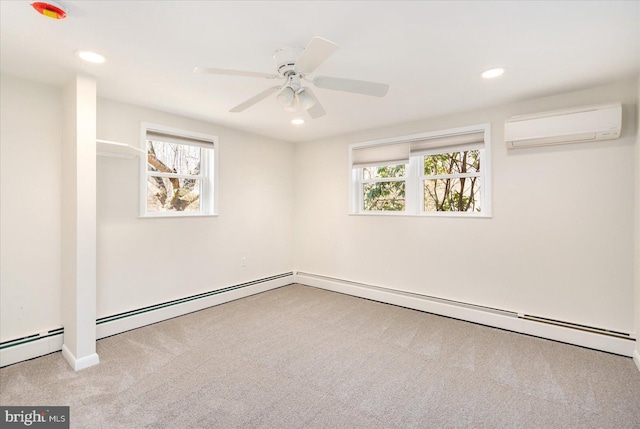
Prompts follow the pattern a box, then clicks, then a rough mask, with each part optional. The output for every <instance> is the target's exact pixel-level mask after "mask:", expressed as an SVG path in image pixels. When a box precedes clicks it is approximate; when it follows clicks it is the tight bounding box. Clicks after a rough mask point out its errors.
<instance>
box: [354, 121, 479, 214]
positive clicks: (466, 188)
mask: <svg viewBox="0 0 640 429" xmlns="http://www.w3.org/2000/svg"><path fill="white" fill-rule="evenodd" d="M488 134H489V125H488V124H484V125H476V126H472V127H465V128H458V129H453V130H444V131H438V132H433V133H424V134H417V135H411V136H403V137H398V138H394V139H386V140H381V141H375V142H366V143H359V144H354V145H351V147H350V150H351V153H350V155H351V181H352V184H351V191H352V192H351V195H352V198H351V204H352V206H351V212H352V213H355V214H382V213H387V214H407V215H440V216H441V215H447V214H448V215H454V216H490V215H491V211H490V187H489V175H488V171H489V164H490V160H489V157H488V152H489V150H488V147H489V135H488Z"/></svg>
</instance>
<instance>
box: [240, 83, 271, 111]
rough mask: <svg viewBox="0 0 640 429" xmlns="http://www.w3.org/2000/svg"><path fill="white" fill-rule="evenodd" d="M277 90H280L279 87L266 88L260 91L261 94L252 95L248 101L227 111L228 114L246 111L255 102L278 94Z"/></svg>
mask: <svg viewBox="0 0 640 429" xmlns="http://www.w3.org/2000/svg"><path fill="white" fill-rule="evenodd" d="M279 89H280V87H279V86H272V87H271V88H267V89H265V90H264V91H262V92H261V93H259V94H258V95H254V96H253V97H251V98H250V99H248V100H247V101H245V102H244V103H241V104H238V105H237V106H236V107H234V108H233V109H231V110H229V112H234V113H235V112H242V111H243V110H246V109H248V108H249V107H251V106H253V105H254V104H256V103H257V102H259V101H262V100H264V99H265V98H267V97H268V96H270V95H271V94H273V93H275V92H278V90H279Z"/></svg>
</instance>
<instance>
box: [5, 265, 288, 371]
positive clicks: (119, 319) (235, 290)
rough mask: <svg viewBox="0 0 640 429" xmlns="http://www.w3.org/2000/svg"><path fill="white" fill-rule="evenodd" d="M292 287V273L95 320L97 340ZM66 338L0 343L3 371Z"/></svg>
mask: <svg viewBox="0 0 640 429" xmlns="http://www.w3.org/2000/svg"><path fill="white" fill-rule="evenodd" d="M291 283H293V272H288V273H283V274H277V275H274V276H270V277H265V278H262V279H258V280H253V281H249V282H245V283H240V284H236V285H233V286H227V287H224V288H222V289H216V290H212V291H209V292H203V293H199V294H196V295H190V296H187V297H184V298H179V299H174V300H172V301H166V302H162V303H159V304H154V305H150V306H147V307H143V308H138V309H135V310H130V311H126V312H123V313H118V314H113V315H111V316H105V317H101V318H99V319H97V320H96V334H97V338H98V339H100V338H105V337H108V336H110V335H115V334H118V333H121V332H125V331H128V330H131V329H136V328H139V327H142V326H146V325H149V324H152V323H157V322H161V321H163V320H167V319H171V318H173V317H178V316H181V315H184V314H188V313H192V312H194V311H198V310H202V309H205V308H208V307H212V306H215V305H219V304H223V303H225V302H230V301H234V300H236V299H240V298H244V297H246V296H250V295H253V294H256V293H260V292H264V291H266V290H270V289H275V288H278V287H282V286H286V285H288V284H291ZM63 335H64V328H63V327H58V328H55V329H51V330H49V331H45V332H41V333H36V334H32V335H28V336H24V337H21V338H15V339H12V340H8V341H3V342H1V343H0V367H2V366H6V365H11V364H14V363H17V362H21V361H23V360H27V359H32V358H35V357H39V356H43V355H46V354H49V353H53V352H57V351H60V350H61V348H62V344H63Z"/></svg>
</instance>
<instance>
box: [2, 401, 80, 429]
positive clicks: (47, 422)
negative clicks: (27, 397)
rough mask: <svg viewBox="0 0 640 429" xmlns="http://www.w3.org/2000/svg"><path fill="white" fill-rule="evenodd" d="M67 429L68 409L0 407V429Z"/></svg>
mask: <svg viewBox="0 0 640 429" xmlns="http://www.w3.org/2000/svg"><path fill="white" fill-rule="evenodd" d="M25 427H28V428H41V429H69V407H3V406H0V428H1V429H4V428H7V429H10V428H25Z"/></svg>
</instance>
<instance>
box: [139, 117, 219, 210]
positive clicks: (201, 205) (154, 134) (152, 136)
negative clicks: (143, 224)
mask: <svg viewBox="0 0 640 429" xmlns="http://www.w3.org/2000/svg"><path fill="white" fill-rule="evenodd" d="M142 132H143V139H144V144H145V147H146V159H144V160H143V162H142V163H141V167H142V169H141V170H142V175H143V177H142V178H141V179H142V180H141V185H142V187H141V192H140V193H141V202H140V211H141V215H142V216H185V215H191V216H193V215H210V214H214V213H215V182H216V181H215V180H214V173H215V168H214V164H215V150H216V143H217V138H216V137H215V136H208V135H204V134H199V133H193V132H189V131H183V130H177V129H171V128H168V127H163V126H158V125H151V124H143V130H142Z"/></svg>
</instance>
